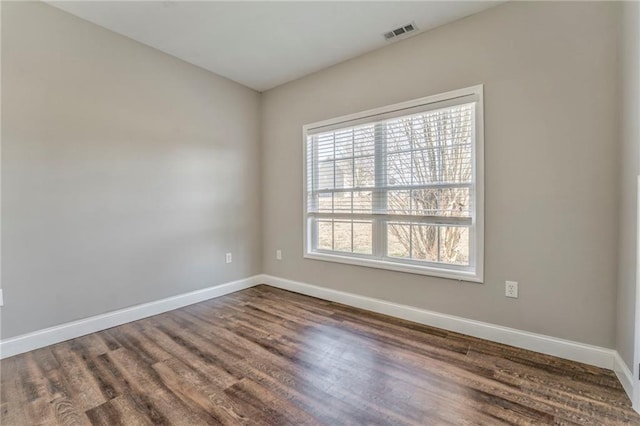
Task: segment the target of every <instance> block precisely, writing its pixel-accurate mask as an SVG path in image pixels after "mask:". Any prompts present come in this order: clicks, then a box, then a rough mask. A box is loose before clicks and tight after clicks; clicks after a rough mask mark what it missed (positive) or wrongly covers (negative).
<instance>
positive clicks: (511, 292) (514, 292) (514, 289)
mask: <svg viewBox="0 0 640 426" xmlns="http://www.w3.org/2000/svg"><path fill="white" fill-rule="evenodd" d="M504 295H505V296H507V297H512V298H514V299H517V298H518V283H517V282H516V281H505V282H504Z"/></svg>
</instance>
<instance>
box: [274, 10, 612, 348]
mask: <svg viewBox="0 0 640 426" xmlns="http://www.w3.org/2000/svg"><path fill="white" fill-rule="evenodd" d="M619 7H620V6H619V4H615V3H575V2H571V3H536V2H530V3H529V2H527V3H525V2H511V3H507V4H505V5H501V6H498V7H496V8H493V9H490V10H488V11H486V12H482V13H480V14H477V15H474V16H471V17H469V18H465V19H463V20H460V21H457V22H454V23H452V24H449V25H446V26H444V27H440V28H438V29H435V30H433V31H430V32H427V33H425V34H421V35H419V36H416V37H413V38H411V39H408V40H406V41H402V42H399V43H397V44H394V45H392V46H389V47H387V48H384V49H381V50H378V51H376V52H372V53H370V54H367V55H364V56H361V57H358V58H355V59H353V60H350V61H347V62H345V63H342V64H339V65H337V66H334V67H331V68H329V69H326V70H323V71H321V72H318V73H316V74H313V75H311V76H308V77H305V78H302V79H300V80H297V81H294V82H291V83H288V84H286V85H283V86H280V87H278V88H275V89H272V90H269V91H267V92H265V93H264V94H263V99H262V124H263V127H262V132H261V133H262V197H263V201H262V206H263V222H262V228H263V235H264V237H263V249H264V250H263V256H264V258H263V267H264V269H265V272H266V273H267V274H270V275H274V276H278V277H283V278H288V279H292V280H297V281H302V282H307V283H311V284H315V285H319V286H325V287H328V288H332V289H338V290H343V291H347V292H352V293H356V294H361V295H365V296H370V297H375V298H380V299H384V300H388V301H393V302H397V303H402V304H407V305H411V306H416V307H419V308H425V309H430V310H434V311H438V312H443V313H447V314H453V315H458V316H462V317H465V318H470V319H476V320H480V321H485V322H489V323H493V324H499V325H503V326H508V327H513V328H517V329H521V330H526V331H531V332H536V333H541V334H546V335H551V336H556V337H560V338H564V339H569V340H574V341H579V342H584V343H589V344H594V345H599V346H604V347H609V348H612V347H614V340H615V313H614V308H615V304H616V291H615V277H616V271H617V261H616V249H617V234H618V229H617V224H616V219H615V218H617V212H618V208H617V202H618V195H617V191H616V190H615V188H616V187H617V184H618V179H619V176H618V175H619V173H618V166H617V161H618V159H619V152H618V141H617V136H618V131H617V126H618V121H617V116H616V111H617V108H618V96H617V80H618V65H617V53H618V52H617V51H618V46H617V33H618V29H617V27H618V24H619V17H620V15H619ZM476 84H484V94H485V104H484V107H485V110H484V111H485V151H486V155H485V170H486V174H485V186H486V192H485V204H486V210H485V211H486V215H485V217H486V221H485V235H486V237H485V283H484V284H473V283H465V282H458V281H454V280H448V279H440V278H433V277H425V276H421V275H413V274H407V273H397V272H390V271H384V270H378V269H371V268H364V267H357V266H351V265H344V264H336V263H328V262H323V261H317V260H310V259H303V256H302V254H303V247H302V230H303V219H302V206H303V201H302V165H301V161H302V146H303V141H302V126H303V125H304V124H305V123H311V122H315V121H319V120H324V119H329V118H332V117H336V116H340V115H345V114H350V113H355V112H358V111H362V110H367V109H371V108H375V107H380V106H384V105H389V104H393V103H397V102H401V101H406V100H410V99H415V98H419V97H423V96H427V95H432V94H437V93H442V92H445V91H449V90H453V89H459V88H463V87H468V86H472V85H476ZM276 249H282V252H283V259H282V260H281V261H277V260H276V259H275V250H276ZM505 280H514V281H518V282H519V283H520V298H519V299H507V298H505V297H504V281H505Z"/></svg>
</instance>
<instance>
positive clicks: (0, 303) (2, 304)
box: [0, 288, 4, 306]
mask: <svg viewBox="0 0 640 426" xmlns="http://www.w3.org/2000/svg"><path fill="white" fill-rule="evenodd" d="M0 306H4V297H2V289H1V288H0Z"/></svg>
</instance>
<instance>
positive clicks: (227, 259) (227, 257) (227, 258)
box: [225, 253, 233, 263]
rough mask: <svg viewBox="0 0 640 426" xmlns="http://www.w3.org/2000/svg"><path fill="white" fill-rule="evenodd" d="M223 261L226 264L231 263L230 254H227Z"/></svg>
mask: <svg viewBox="0 0 640 426" xmlns="http://www.w3.org/2000/svg"><path fill="white" fill-rule="evenodd" d="M225 260H226V262H227V263H231V261H232V260H233V257H232V256H231V253H227V256H226V257H225Z"/></svg>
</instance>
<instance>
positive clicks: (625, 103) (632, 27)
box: [616, 2, 640, 377]
mask: <svg viewBox="0 0 640 426" xmlns="http://www.w3.org/2000/svg"><path fill="white" fill-rule="evenodd" d="M621 12H622V22H621V26H620V29H621V31H620V102H621V106H620V184H619V191H620V216H619V222H618V224H619V228H618V232H619V235H618V239H619V242H618V244H619V245H618V259H619V263H618V300H617V309H616V315H617V322H616V350H617V351H618V353H619V354H620V356H621V357H622V359H623V360H624V362H625V363H626V364H627V367H629V370H630V371H633V365H634V362H633V345H634V332H635V307H636V259H637V245H636V238H637V237H636V236H637V220H638V208H637V206H638V200H637V194H638V184H637V182H638V175H640V118H639V117H640V86H639V84H638V83H639V82H638V79H639V78H640V77H639V76H640V4H639V3H637V2H625V3H623V4H622V8H621ZM637 374H638V373H637V372H636V373H635V374H634V377H637Z"/></svg>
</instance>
